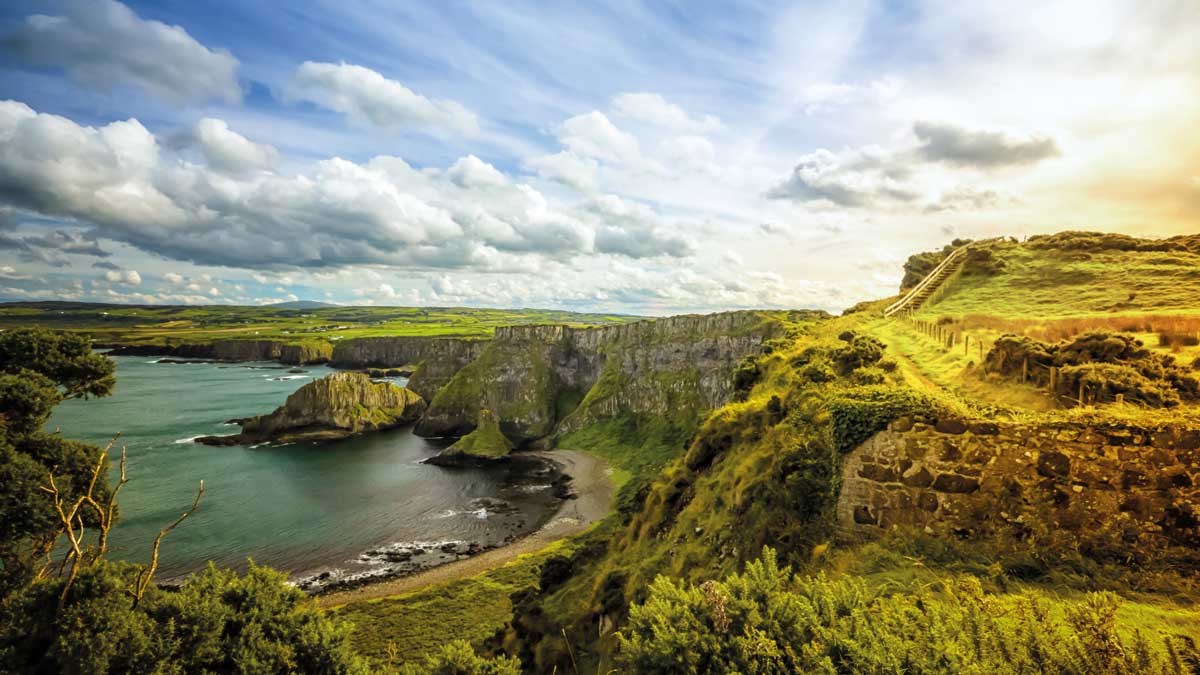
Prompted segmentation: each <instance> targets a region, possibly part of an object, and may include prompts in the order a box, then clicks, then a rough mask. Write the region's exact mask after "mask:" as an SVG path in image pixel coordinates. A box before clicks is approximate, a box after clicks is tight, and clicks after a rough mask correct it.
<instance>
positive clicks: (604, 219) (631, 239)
mask: <svg viewBox="0 0 1200 675" xmlns="http://www.w3.org/2000/svg"><path fill="white" fill-rule="evenodd" d="M584 209H585V210H587V211H588V212H590V213H591V214H593V215H594V216H595V217H596V219H597V220H598V222H599V224H598V226H597V229H596V250H597V251H598V252H600V253H613V254H618V255H625V256H628V257H630V258H650V257H654V256H660V255H665V256H671V257H686V256H690V255H692V254H694V253H695V244H694V243H693V242H692V241H691V240H690V239H689V238H687V237H684V236H682V235H680V234H677V233H675V232H672V231H671V229H669V228H666V227H663V226H661V225H660V224H659V222H658V218H657V217H656V214H655V213H654V212H653V211H652V210H651V209H650V208H649V207H647V206H645V205H643V204H639V203H637V202H632V201H629V200H626V199H622V198H620V197H618V196H616V195H603V196H601V197H597V198H595V199H593V200H591V201H590V202H588V203H587V204H585V206H584Z"/></svg>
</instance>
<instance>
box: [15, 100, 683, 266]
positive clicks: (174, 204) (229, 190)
mask: <svg viewBox="0 0 1200 675" xmlns="http://www.w3.org/2000/svg"><path fill="white" fill-rule="evenodd" d="M229 133H232V132H229ZM239 161H240V160H239ZM239 161H234V162H233V163H234V164H239ZM245 166H246V162H244V161H240V165H239V166H238V167H236V168H242V167H245ZM0 194H4V195H5V199H7V200H9V201H11V202H12V203H13V205H14V206H18V207H20V208H25V209H29V210H31V211H35V212H38V213H41V214H43V215H46V216H51V217H65V218H74V219H77V220H80V221H82V222H87V223H90V224H92V225H95V226H96V231H97V233H98V234H99V235H100V236H104V237H106V238H110V239H116V240H120V241H124V242H127V243H129V244H132V245H133V246H136V247H138V248H141V249H143V250H146V251H151V252H153V253H156V254H159V255H163V256H166V257H169V258H174V259H178V260H188V261H192V262H195V263H198V264H212V265H224V266H234V267H247V268H261V267H262V266H264V265H266V266H277V267H282V266H302V267H309V268H321V267H339V266H344V265H352V264H378V265H387V266H393V267H407V268H415V269H429V268H458V267H466V266H472V267H476V268H481V269H522V268H525V269H527V268H528V267H529V266H530V264H531V262H532V261H533V260H535V259H536V258H551V259H565V258H569V257H572V256H577V255H589V254H592V253H596V252H603V253H613V252H618V253H623V254H625V255H630V256H635V257H638V256H654V255H660V254H663V253H666V254H669V255H681V254H682V253H683V252H684V251H685V249H686V247H682V246H681V245H680V243H679V241H680V240H679V239H677V238H674V237H660V236H657V235H654V236H650V235H648V234H646V233H647V232H657V231H658V230H657V227H658V226H657V225H654V224H652V221H654V220H655V219H657V218H658V215H657V214H656V213H653V212H650V213H649V214H643V215H642V216H641V221H639V222H637V223H634V222H633V221H627V225H628V227H631V228H634V231H631V233H630V234H629V237H631V238H632V239H633V240H635V241H637V242H638V245H637V246H631V245H630V246H618V247H614V246H610V245H597V244H596V239H597V237H596V232H597V231H598V228H602V229H603V233H604V241H605V242H610V241H612V240H613V239H614V237H619V236H621V232H620V230H621V229H622V227H625V226H626V225H622V224H615V223H601V222H599V221H598V220H597V219H596V218H595V215H594V213H592V212H590V211H589V210H587V209H581V208H579V207H576V206H563V205H558V204H555V203H553V202H551V201H550V200H549V199H547V197H546V196H545V195H543V194H542V193H541V192H539V191H538V190H536V189H535V188H533V187H531V186H529V185H523V184H517V183H514V182H512V181H511V180H509V179H508V178H507V177H506V176H504V175H503V174H502V173H501V172H499V171H498V170H496V169H495V167H492V166H491V165H489V164H486V163H485V162H483V161H481V160H479V159H478V158H475V157H471V156H468V157H465V158H463V159H461V160H459V161H458V162H456V163H455V164H453V165H452V166H451V167H450V168H448V169H446V170H444V171H439V170H436V169H428V170H422V171H418V170H416V169H413V168H412V167H410V166H409V165H408V164H407V163H406V162H404V161H403V160H401V159H400V158H398V157H389V156H380V157H375V158H373V159H371V160H369V161H367V162H365V163H362V164H358V163H355V162H351V161H348V160H344V159H340V158H334V159H329V160H324V161H319V162H316V163H315V164H312V165H310V166H309V167H305V168H304V169H301V170H300V171H299V172H297V173H294V174H289V175H284V174H281V173H277V172H275V171H271V170H259V171H255V172H251V173H245V174H231V173H228V172H224V171H215V170H213V168H212V167H210V166H206V165H201V164H194V163H191V162H188V161H186V160H185V159H183V158H172V157H171V156H170V155H169V154H167V153H166V152H165V151H164V150H163V149H161V148H160V146H159V144H158V141H157V139H156V138H155V137H154V136H153V135H152V134H151V133H150V132H149V131H147V130H146V129H145V128H144V127H143V126H142V125H141V124H140V123H138V122H137V121H136V120H128V121H125V122H114V123H112V124H109V125H106V126H103V127H100V128H93V127H83V126H79V125H76V124H75V123H74V122H71V121H70V120H67V119H65V118H62V117H57V116H54V115H46V114H38V113H36V112H35V111H33V110H32V109H30V108H29V107H28V106H26V105H24V104H22V103H17V102H13V101H8V102H0ZM658 244H661V245H662V246H663V247H664V248H663V249H661V250H655V249H654V247H655V246H656V245H658ZM278 280H279V281H280V282H284V283H287V282H285V280H284V278H283V277H279V278H278Z"/></svg>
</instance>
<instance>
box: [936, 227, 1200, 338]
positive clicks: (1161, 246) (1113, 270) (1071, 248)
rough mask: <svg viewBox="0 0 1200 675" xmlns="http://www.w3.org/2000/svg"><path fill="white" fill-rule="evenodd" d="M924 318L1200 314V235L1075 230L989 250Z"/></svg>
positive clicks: (1002, 243) (997, 245)
mask: <svg viewBox="0 0 1200 675" xmlns="http://www.w3.org/2000/svg"><path fill="white" fill-rule="evenodd" d="M982 251H983V252H984V253H985V255H976V256H972V259H971V260H970V261H968V263H967V265H966V267H965V268H964V270H963V274H962V276H961V277H959V278H958V280H957V281H956V282H955V283H953V284H951V286H950V287H949V288H948V289H947V291H946V292H945V294H944V295H942V296H941V298H940V299H939V300H937V301H936V302H933V303H930V304H927V305H926V306H924V307H922V308H921V310H920V312H919V313H920V314H921V315H924V316H933V315H937V316H942V315H953V316H965V315H972V314H983V315H990V316H996V317H1003V318H1010V319H1019V318H1041V319H1058V318H1068V317H1083V316H1097V315H1101V316H1104V315H1108V316H1129V315H1137V314H1196V313H1200V235H1190V236H1186V237H1175V238H1172V239H1166V240H1151V239H1135V238H1132V237H1127V236H1124V235H1113V234H1097V233H1083V232H1079V233H1072V232H1065V233H1061V234H1057V235H1050V236H1039V237H1030V238H1029V239H1028V240H1027V241H1025V242H1021V243H1017V242H1014V241H1011V240H1006V241H998V242H995V243H990V244H985V245H983V246H982Z"/></svg>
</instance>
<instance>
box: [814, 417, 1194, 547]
mask: <svg viewBox="0 0 1200 675" xmlns="http://www.w3.org/2000/svg"><path fill="white" fill-rule="evenodd" d="M1198 448H1200V430H1196V429H1182V428H1174V427H1165V428H1145V427H1135V426H1122V425H1108V426H1086V425H1079V424H1066V423H1062V424H1052V425H1036V424H1025V423H1014V422H987V421H969V420H957V419H943V420H938V421H931V420H926V421H914V420H913V419H910V418H901V419H899V420H896V421H895V422H893V423H892V424H891V425H890V426H889V428H888V429H887V430H886V431H882V432H880V433H878V434H876V435H875V436H874V437H872V438H871V439H870V440H868V441H867V442H866V443H864V444H863V445H861V446H859V447H858V448H856V449H855V450H854V451H852V452H851V453H849V454H848V455H847V456H846V457H845V462H844V465H843V472H842V487H841V493H840V496H839V498H838V504H837V518H838V524H839V526H840V528H841V529H842V531H843V532H845V533H851V534H860V535H861V534H871V533H873V532H879V530H880V528H893V527H901V526H915V527H921V528H925V529H926V531H928V532H932V533H935V534H958V535H965V534H973V533H975V532H977V531H981V530H985V531H986V530H990V529H994V528H995V526H999V525H1009V526H1016V527H1018V528H1019V527H1021V526H1022V525H1023V524H1028V523H1029V519H1030V518H1045V517H1046V515H1047V514H1048V513H1049V514H1058V515H1057V517H1055V522H1056V525H1057V526H1059V527H1066V528H1072V529H1080V530H1082V529H1094V528H1098V527H1101V526H1103V525H1104V524H1105V523H1107V522H1111V521H1112V519H1114V518H1116V517H1117V516H1118V514H1122V513H1124V514H1128V515H1129V516H1130V517H1132V518H1133V519H1134V520H1135V521H1136V522H1137V523H1138V525H1139V526H1140V527H1141V529H1142V533H1143V534H1144V535H1147V536H1149V537H1150V538H1151V539H1152V540H1156V541H1160V542H1168V541H1169V542H1174V543H1183V544H1193V545H1195V544H1200V527H1198V523H1197V521H1196V516H1197V515H1198V514H1200V488H1198V487H1197V486H1198V485H1200V450H1198Z"/></svg>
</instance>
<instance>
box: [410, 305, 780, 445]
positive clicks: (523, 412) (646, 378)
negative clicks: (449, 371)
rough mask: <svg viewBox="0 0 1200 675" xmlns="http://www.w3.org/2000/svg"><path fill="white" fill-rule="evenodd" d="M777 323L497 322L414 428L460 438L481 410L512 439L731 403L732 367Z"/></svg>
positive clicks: (745, 319) (725, 318)
mask: <svg viewBox="0 0 1200 675" xmlns="http://www.w3.org/2000/svg"><path fill="white" fill-rule="evenodd" d="M777 325H778V324H777V323H776V322H775V321H773V320H772V319H770V318H769V317H767V316H764V315H763V314H761V313H758V312H726V313H721V314H710V315H685V316H676V317H670V318H665V319H658V320H653V321H639V322H635V323H629V324H622V325H617V326H606V327H599V328H573V327H569V326H562V325H553V326H509V327H501V328H497V329H496V332H495V335H494V337H493V339H492V341H491V342H490V343H489V344H488V345H487V347H486V348H485V349H484V350H483V352H482V353H481V354H480V355H479V357H478V358H477V359H476V360H474V361H473V362H471V363H470V364H469V365H467V366H465V367H463V368H462V369H461V370H460V371H458V372H457V373H456V374H455V375H454V377H453V378H451V380H450V381H449V383H447V384H446V386H445V387H443V388H442V389H441V390H440V391H438V392H437V394H436V396H434V397H433V399H432V400H431V402H430V407H429V411H428V412H427V414H426V415H425V417H423V418H422V419H421V421H420V422H419V423H418V424H417V427H416V432H417V433H418V434H421V435H425V436H461V435H465V434H467V433H469V432H471V431H472V430H473V429H475V428H476V426H477V425H478V420H479V411H480V410H483V409H487V410H491V411H494V412H495V414H496V416H497V418H498V420H499V425H500V429H501V430H502V431H503V432H504V434H505V435H506V436H508V437H509V438H510V439H512V440H513V441H514V442H516V443H518V444H520V443H524V442H527V441H531V440H534V439H538V438H543V437H546V436H548V435H551V434H555V433H565V432H567V431H570V430H572V429H577V428H580V427H582V426H585V425H587V424H590V423H592V422H594V421H596V420H599V419H604V418H607V417H611V416H614V415H617V414H620V413H623V412H630V413H635V414H645V415H659V416H665V417H669V418H670V419H678V420H683V419H689V418H696V417H698V416H699V415H700V414H702V413H703V412H705V411H707V410H710V409H712V408H716V407H719V406H721V405H724V404H725V403H726V402H727V401H728V400H729V398H730V395H731V394H732V392H733V369H734V366H736V364H737V363H738V362H739V361H741V360H742V359H743V358H744V357H746V356H747V355H750V354H755V353H758V352H759V351H760V350H761V348H762V343H763V340H764V339H765V338H766V337H768V336H770V335H771V334H772V333H773V331H774V330H776V326H777Z"/></svg>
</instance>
